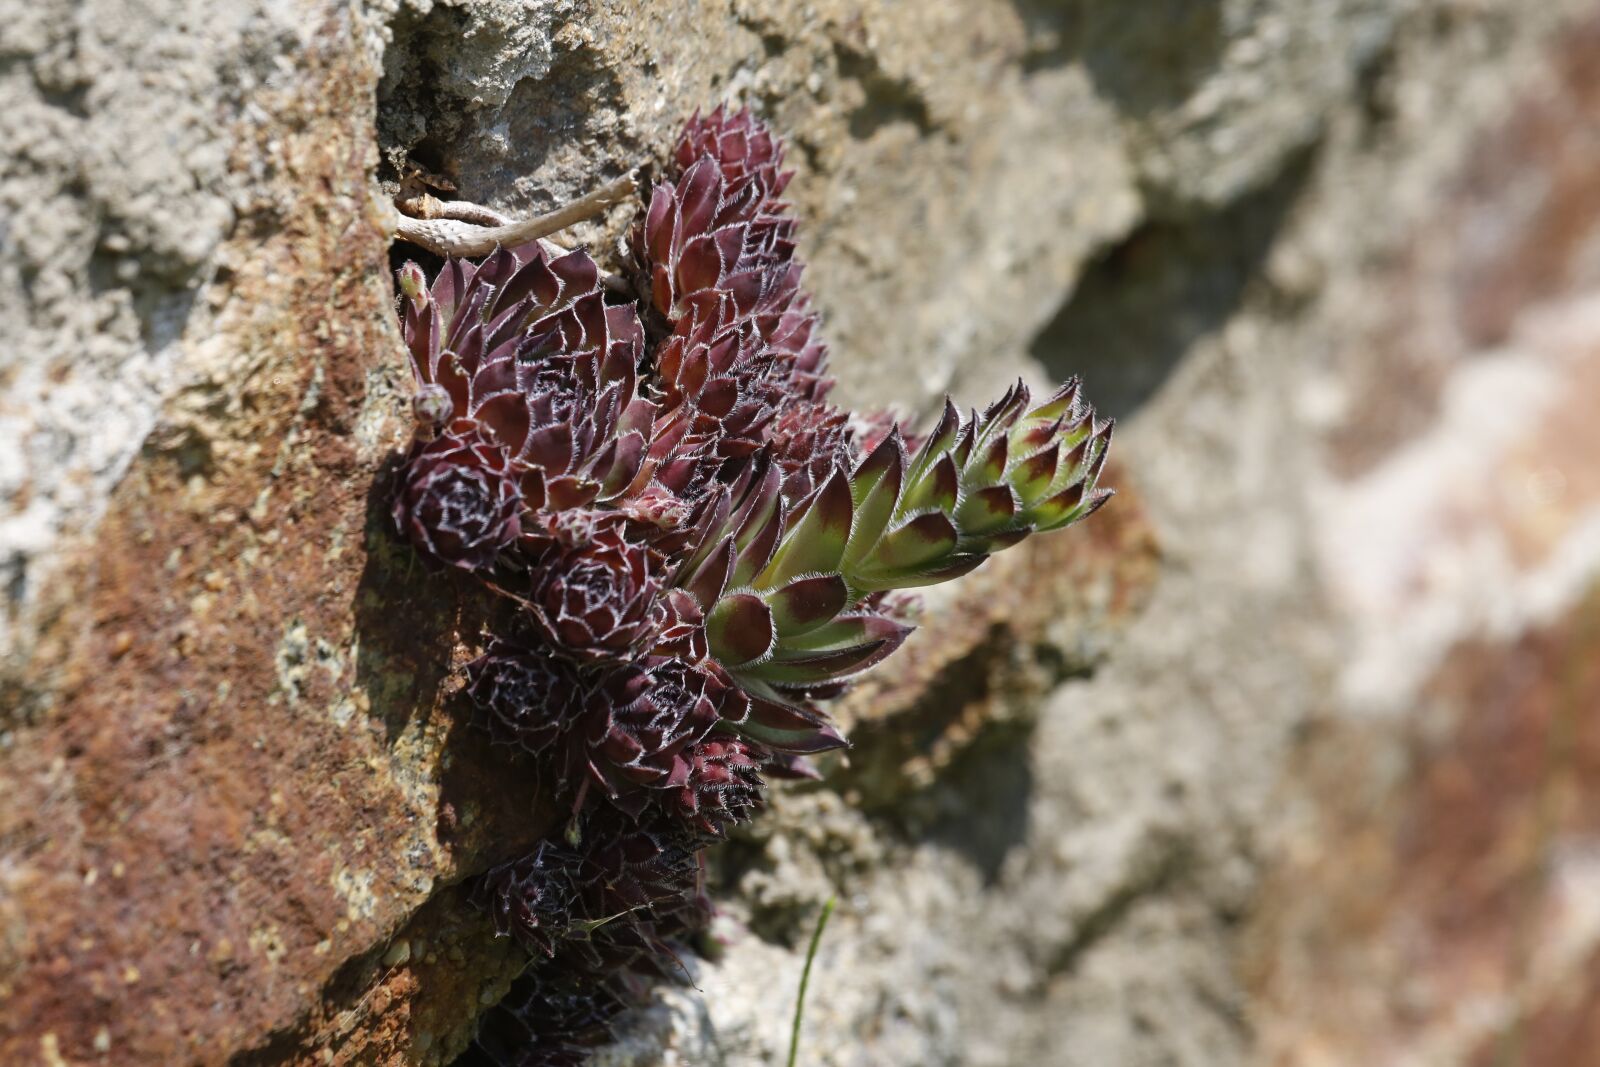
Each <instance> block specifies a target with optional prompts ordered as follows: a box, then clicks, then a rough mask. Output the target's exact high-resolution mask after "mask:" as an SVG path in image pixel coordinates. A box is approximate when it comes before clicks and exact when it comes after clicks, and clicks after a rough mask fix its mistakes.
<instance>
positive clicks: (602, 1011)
mask: <svg viewBox="0 0 1600 1067" xmlns="http://www.w3.org/2000/svg"><path fill="white" fill-rule="evenodd" d="M623 985H624V983H621V982H618V981H615V980H612V979H608V978H607V977H605V976H600V975H593V974H589V973H587V972H585V971H583V970H581V969H578V968H573V967H567V966H562V965H561V963H560V962H555V963H552V964H550V965H547V966H544V967H538V968H534V969H532V970H530V971H529V972H528V973H526V974H524V975H522V976H521V977H520V978H518V979H517V980H516V981H514V982H512V983H511V991H510V992H509V993H507V994H506V997H505V999H504V1000H502V1001H501V1002H500V1003H499V1004H496V1005H495V1006H494V1007H493V1008H490V1009H489V1011H488V1012H487V1013H486V1014H485V1015H484V1017H483V1020H482V1022H481V1023H480V1024H479V1028H478V1037H477V1049H478V1051H480V1052H482V1053H483V1054H484V1055H485V1056H487V1057H488V1058H489V1061H490V1062H492V1063H494V1064H497V1065H498V1067H580V1065H582V1064H584V1063H587V1062H589V1057H590V1056H591V1055H593V1053H594V1050H595V1049H596V1048H597V1047H598V1046H600V1045H603V1044H605V1043H606V1041H607V1040H609V1039H610V1037H611V1023H612V1020H613V1019H615V1018H616V1017H617V1016H618V1015H619V1014H621V1013H622V1011H623V1010H624V1009H625V1008H626V1007H627V1006H628V1001H629V999H630V998H629V997H628V995H627V990H626V989H625V988H622V986H623Z"/></svg>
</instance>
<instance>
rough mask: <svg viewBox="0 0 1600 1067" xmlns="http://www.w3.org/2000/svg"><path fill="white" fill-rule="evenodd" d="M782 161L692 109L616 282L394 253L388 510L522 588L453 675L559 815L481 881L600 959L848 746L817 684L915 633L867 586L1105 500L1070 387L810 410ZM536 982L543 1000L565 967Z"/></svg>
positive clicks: (817, 383) (583, 260)
mask: <svg viewBox="0 0 1600 1067" xmlns="http://www.w3.org/2000/svg"><path fill="white" fill-rule="evenodd" d="M782 164H783V150H782V146H781V145H780V143H779V142H778V141H777V140H776V139H775V138H774V137H773V136H772V135H771V134H770V133H769V132H768V131H767V130H766V128H765V127H764V126H762V125H761V124H760V123H759V122H757V121H755V120H754V119H752V118H751V117H750V115H749V114H748V113H738V114H728V113H726V112H724V111H723V110H721V109H719V110H717V111H716V112H713V113H712V114H710V115H709V116H705V117H699V116H697V117H696V118H694V119H693V120H691V121H690V123H689V124H688V127H687V129H686V130H685V131H684V133H683V136H682V137H681V139H680V140H679V142H678V144H677V146H676V149H675V151H674V153H673V157H672V161H671V165H670V167H669V174H668V178H669V180H666V181H662V182H660V183H659V184H657V185H656V186H655V188H654V189H653V191H652V193H651V196H650V200H649V204H648V207H647V209H646V211H645V213H644V215H643V221H642V222H641V223H640V224H639V225H638V227H637V229H636V230H635V233H634V237H633V242H632V243H633V247H634V254H635V256H636V263H635V266H636V267H637V272H636V281H637V288H638V290H639V294H640V296H639V299H638V300H637V301H636V302H628V301H625V300H619V299H618V298H616V297H615V296H611V297H609V299H608V290H607V289H605V288H604V287H602V285H601V276H600V272H599V270H598V268H597V267H596V265H595V263H594V261H593V260H592V259H591V258H590V257H589V255H588V254H587V253H586V252H583V251H575V252H571V253H567V254H564V255H557V256H552V255H551V254H548V253H547V252H546V251H545V250H544V249H543V247H541V246H540V245H538V244H532V245H528V246H525V247H521V248H509V249H500V250H498V251H496V252H495V253H493V254H492V255H490V256H488V257H486V258H485V259H484V260H483V261H482V262H481V263H477V264H474V263H471V262H467V261H464V260H451V261H448V262H446V263H445V265H444V266H443V268H442V269H441V270H440V271H439V273H438V275H437V276H436V277H435V279H434V280H433V283H432V284H431V286H430V285H428V284H427V282H426V279H425V277H424V273H423V271H422V270H421V268H419V267H418V266H416V265H415V264H407V265H406V266H405V267H404V268H403V269H402V270H401V271H400V276H399V284H400V290H401V293H402V294H403V296H402V315H403V320H404V332H405V338H406V342H407V345H408V346H409V348H410V353H411V361H412V366H413V369H414V371H415V376H416V385H417V391H416V397H415V402H414V410H415V414H416V420H417V433H416V441H415V443H414V445H413V447H412V451H411V454H410V457H409V459H408V462H407V464H406V467H405V470H404V473H403V476H402V478H401V480H400V485H399V487H398V489H397V491H396V493H395V497H394V512H393V513H394V521H395V524H396V526H397V528H398V529H399V530H400V532H401V533H402V534H403V535H404V536H406V537H407V538H408V539H409V540H410V541H411V542H412V543H413V544H414V545H415V546H416V547H417V549H418V550H419V551H420V552H421V553H422V554H424V555H425V556H427V557H428V558H430V559H432V560H434V561H436V562H438V563H440V564H444V565H448V566H452V567H457V568H461V569H462V570H464V571H467V572H470V573H472V574H474V575H476V576H478V577H479V578H481V579H482V580H483V581H484V583H485V585H486V586H487V587H488V588H490V589H492V590H493V591H494V592H495V593H496V594H499V595H501V596H504V597H506V598H508V599H509V601H510V603H511V604H512V605H514V609H515V610H514V615H515V618H516V622H515V624H514V625H512V626H510V627H509V628H508V629H507V632H505V633H502V634H498V635H496V636H495V637H494V638H493V639H492V640H491V641H490V642H489V645H488V647H487V648H486V650H485V651H484V654H483V655H482V656H481V657H479V658H478V659H477V660H476V661H474V662H473V663H472V664H470V665H469V667H468V668H467V674H468V679H467V692H468V693H469V694H470V696H471V698H472V700H473V701H474V702H475V703H476V705H477V706H478V708H479V709H480V711H481V714H482V720H483V722H484V724H485V725H486V726H487V728H488V729H489V730H490V731H491V732H492V734H493V736H494V737H495V738H496V739H497V740H499V741H501V742H504V743H506V744H508V745H514V746H517V747H519V748H521V749H523V750H526V751H527V752H528V753H531V754H532V755H533V756H534V757H536V758H537V759H538V760H540V761H542V763H543V766H544V767H545V768H547V769H548V773H549V780H550V781H552V782H553V783H554V784H555V785H556V786H557V787H558V788H559V789H560V790H561V791H562V792H563V794H564V795H566V796H568V797H569V798H570V803H571V805H572V808H573V811H574V813H575V821H574V823H573V825H572V827H571V828H570V829H569V833H568V837H567V839H566V840H563V841H561V842H547V843H546V844H545V846H543V847H542V848H541V850H540V851H538V852H536V853H535V854H533V855H531V856H528V857H525V858H524V859H522V860H519V861H516V862H515V863H511V864H507V865H505V866H504V867H501V868H499V869H497V870H496V871H494V872H491V874H490V875H489V876H487V878H486V879H485V880H484V882H483V884H482V886H480V889H479V900H480V902H481V903H482V904H483V906H484V907H485V908H486V909H487V910H488V911H489V912H490V913H491V914H492V915H493V916H494V917H495V920H496V922H497V923H498V924H499V928H500V929H501V931H502V932H503V933H506V934H508V935H511V936H515V937H518V938H519V939H521V940H522V942H523V943H524V944H526V945H527V946H528V947H529V948H530V950H532V951H533V952H535V953H536V954H539V955H541V956H557V955H559V956H560V957H561V959H562V960H564V961H567V963H568V965H569V966H570V965H571V961H572V960H574V959H577V960H580V961H586V962H582V963H581V965H582V966H583V967H585V968H586V969H587V970H588V972H590V973H598V972H600V971H616V970H618V969H634V970H637V969H639V968H640V967H641V961H642V960H646V959H659V958H661V953H662V952H663V951H664V946H665V944H666V941H667V940H669V939H670V938H672V937H674V936H677V935H679V934H681V933H683V932H684V931H685V930H687V929H690V928H692V926H693V925H694V922H695V921H696V920H695V916H696V915H699V914H701V911H702V909H701V904H700V898H699V894H698V888H697V880H698V869H699V864H698V860H697V855H698V852H699V850H700V849H701V848H702V847H703V845H704V844H705V843H706V842H707V841H709V840H711V839H714V838H715V837H718V836H720V835H722V834H723V833H724V832H725V830H726V828H727V827H728V826H729V825H730V824H734V823H739V822H743V821H745V820H747V819H749V818H750V817H751V816H752V814H753V813H754V812H755V811H756V810H758V809H759V807H760V805H761V803H762V795H763V785H764V779H765V778H766V777H769V776H772V775H775V774H776V775H784V776H796V775H805V774H809V773H813V772H812V771H811V770H810V767H809V764H808V763H807V762H806V757H808V756H810V755H813V754H816V753H819V752H822V751H825V750H827V749H830V748H835V747H838V746H841V745H843V744H844V740H843V738H841V737H840V735H839V734H838V732H837V731H836V730H835V729H834V728H833V726H832V725H831V723H830V721H829V719H828V716H827V714H826V713H825V712H824V711H823V710H822V708H821V707H820V706H819V703H818V702H819V701H821V700H824V699H826V698H829V697H833V696H836V695H838V694H839V693H840V692H842V691H843V690H844V689H845V688H846V687H847V686H848V685H849V684H850V682H851V681H852V679H853V678H854V677H855V676H856V675H858V674H859V673H860V672H862V671H864V670H866V669H868V668H870V667H871V666H873V665H874V664H876V663H878V662H879V661H881V660H882V659H883V658H884V657H885V656H887V655H889V654H890V653H892V652H893V651H894V650H895V649H896V648H898V647H899V646H900V644H901V643H902V642H903V641H904V640H905V638H906V636H907V634H908V633H909V632H910V627H909V626H908V625H906V623H905V622H904V621H903V620H902V619H899V618H897V617H895V614H894V612H893V611H892V610H891V609H890V608H889V607H888V604H889V603H890V601H889V599H888V597H887V594H888V593H890V592H891V591H892V590H896V589H904V588H910V587H915V586H922V585H928V584H931V583H934V582H940V581H944V580H947V579H949V578H953V577H956V576H957V575H960V574H964V573H966V572H967V571H969V570H971V569H972V568H973V567H975V566H977V565H978V564H979V563H981V562H982V561H983V559H984V558H985V556H987V555H988V554H989V553H991V552H994V551H996V550H998V549H1000V548H1004V547H1007V546H1009V545H1013V544H1015V543H1017V542H1018V541H1020V540H1021V539H1022V538H1024V537H1026V536H1027V535H1028V534H1030V533H1034V532H1038V531H1043V530H1052V529H1057V528H1060V527H1063V526H1066V525H1068V524H1070V523H1072V522H1075V521H1077V520H1079V519H1081V518H1083V517H1085V516H1087V515H1088V514H1089V513H1090V512H1092V511H1093V510H1094V509H1095V508H1096V507H1098V506H1099V505H1100V504H1101V503H1103V502H1104V501H1105V499H1106V498H1107V497H1108V496H1109V495H1110V492H1109V490H1102V489H1098V488H1096V481H1097V478H1098V475H1099V473H1100V469H1101V466H1102V464H1103V463H1104V461H1105V457H1106V451H1107V446H1108V445H1109V442H1110V437H1111V424H1110V422H1101V421H1098V420H1096V418H1095V417H1094V413H1093V411H1092V409H1090V408H1089V407H1088V406H1087V405H1086V404H1084V403H1083V402H1082V401H1081V399H1080V398H1079V395H1078V387H1077V384H1076V382H1070V383H1068V384H1067V385H1065V386H1063V387H1062V388H1061V389H1060V390H1058V391H1057V392H1056V393H1055V394H1054V395H1052V396H1050V397H1049V398H1048V399H1046V400H1045V401H1044V402H1043V403H1039V404H1034V403H1033V402H1032V401H1031V399H1030V396H1029V393H1028V390H1027V389H1026V388H1025V387H1023V386H1022V385H1020V384H1018V385H1017V386H1015V387H1014V388H1013V389H1011V390H1010V391H1009V392H1008V393H1007V394H1006V395H1005V396H1004V397H1002V398H1001V399H1000V400H999V401H997V402H996V403H995V404H993V405H992V406H991V407H989V408H988V409H987V410H986V411H983V412H981V413H979V412H971V413H968V414H967V415H966V416H962V415H961V414H960V413H959V412H958V411H957V409H956V408H955V407H954V406H953V405H951V404H949V403H948V402H947V403H946V406H945V409H944V412H943V414H942V417H941V418H940V419H939V420H938V421H937V422H936V424H935V425H934V426H933V428H932V429H931V430H930V431H929V432H928V433H927V434H925V435H914V434H911V433H909V432H907V431H906V430H905V429H904V428H903V427H901V426H899V425H897V424H896V423H895V422H894V420H892V419H888V418H884V417H875V418H868V419H864V420H863V419H854V418H852V417H851V415H850V413H849V412H846V411H844V410H842V409H840V408H838V407H836V406H834V405H833V404H831V403H829V401H828V393H829V388H830V386H831V384H832V382H831V380H830V379H829V378H828V376H827V350H826V347H825V346H824V345H823V343H822V341H821V339H820V330H819V329H818V321H817V315H816V313H815V312H814V311H813V310H812V309H811V307H810V303H809V299H808V298H807V296H806V295H805V293H804V292H803V291H802V290H801V289H800V277H801V265H800V263H799V261H798V260H797V258H796V255H795V244H794V226H795V222H794V219H793V217H792V216H790V214H789V211H788V205H787V204H786V203H785V201H784V200H783V199H782V198H781V197H782V194H783V190H784V188H785V186H786V185H787V184H788V182H789V179H790V177H791V172H790V171H786V170H784V169H783V166H782ZM530 981H533V979H530ZM541 981H543V982H544V985H543V986H541V987H540V991H539V992H538V994H537V995H536V996H534V998H533V1000H534V1001H536V1002H537V1003H538V1004H540V1005H542V1007H541V1009H540V1010H542V1011H543V1010H550V1005H552V1004H554V1003H557V1002H559V1001H560V1000H561V997H562V996H564V995H565V994H560V995H553V994H551V993H550V990H551V989H558V988H565V987H562V986H561V985H560V983H559V982H557V981H556V980H555V979H554V978H553V977H551V975H550V974H548V973H547V974H546V977H545V978H544V979H541ZM551 983H554V984H553V985H552V984H551ZM524 1062H528V1063H533V1062H540V1061H538V1060H535V1059H527V1060H525V1061H524ZM550 1062H554V1061H553V1060H552V1061H550Z"/></svg>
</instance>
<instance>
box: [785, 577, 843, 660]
mask: <svg viewBox="0 0 1600 1067" xmlns="http://www.w3.org/2000/svg"><path fill="white" fill-rule="evenodd" d="M849 602H850V589H849V587H848V586H846V585H845V581H844V578H842V577H841V576H839V575H837V574H819V575H817V576H816V577H814V578H799V579H796V580H795V581H792V582H790V583H789V584H788V585H786V586H784V587H783V588H782V589H779V590H777V591H776V592H774V593H772V594H770V595H769V596H768V597H767V605H768V606H769V607H771V608H772V619H773V624H774V625H775V626H776V627H777V628H778V641H779V647H780V648H781V647H782V645H783V642H784V641H785V640H787V639H788V638H790V637H794V636H797V635H799V634H804V633H808V632H810V631H812V630H815V629H816V628H817V627H819V626H821V625H823V624H824V623H826V622H827V621H828V620H830V619H832V618H833V617H834V616H836V615H838V614H839V613H840V612H841V611H843V610H844V609H845V606H846V605H847V604H848V603H849Z"/></svg>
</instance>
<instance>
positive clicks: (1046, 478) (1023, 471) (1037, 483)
mask: <svg viewBox="0 0 1600 1067" xmlns="http://www.w3.org/2000/svg"><path fill="white" fill-rule="evenodd" d="M1060 459H1061V447H1060V446H1059V445H1051V446H1050V447H1049V448H1047V449H1045V450H1044V451H1042V452H1038V453H1036V454H1034V455H1032V456H1029V457H1028V458H1027V459H1025V460H1023V461H1022V462H1021V463H1018V464H1017V466H1016V468H1015V469H1014V470H1012V472H1011V478H1010V482H1011V487H1012V488H1013V489H1015V490H1016V491H1017V496H1018V497H1020V498H1021V499H1022V500H1023V501H1024V502H1028V501H1033V500H1038V499H1039V498H1040V497H1042V496H1044V495H1045V494H1046V493H1048V492H1049V491H1050V486H1051V485H1052V484H1053V483H1054V482H1055V480H1056V465H1057V463H1059V462H1060Z"/></svg>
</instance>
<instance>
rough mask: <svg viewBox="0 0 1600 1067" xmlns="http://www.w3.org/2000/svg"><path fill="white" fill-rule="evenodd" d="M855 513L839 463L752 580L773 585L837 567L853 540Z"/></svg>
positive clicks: (763, 585)
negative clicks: (851, 539)
mask: <svg viewBox="0 0 1600 1067" xmlns="http://www.w3.org/2000/svg"><path fill="white" fill-rule="evenodd" d="M854 513H855V507H854V505H853V504H852V503H851V501H850V479H849V476H848V475H846V474H845V472H844V470H843V469H842V468H838V467H836V468H834V471H833V474H832V475H831V476H830V477H829V478H828V480H827V481H826V482H824V483H823V485H822V488H821V489H819V490H817V491H816V493H814V494H813V495H812V497H811V499H810V501H809V503H808V505H807V506H806V509H805V512H804V513H803V514H802V515H801V516H800V521H799V522H797V523H795V524H794V526H793V527H792V528H791V529H789V530H788V531H786V532H785V533H784V536H783V541H782V543H781V544H779V546H778V551H777V552H776V553H775V554H774V555H773V557H772V562H771V563H769V564H767V566H766V567H765V569H763V570H762V572H761V573H760V574H759V575H757V576H756V579H755V581H754V582H752V583H751V584H752V585H754V586H755V587H756V588H758V589H773V588H776V587H777V586H780V585H784V584H786V583H788V582H790V581H793V580H794V579H795V578H798V577H800V576H801V575H802V574H816V573H819V572H820V573H828V572H833V571H837V570H838V569H839V561H840V560H841V559H843V558H844V550H845V546H846V545H848V544H849V543H850V523H851V520H852V518H853V517H854Z"/></svg>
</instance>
